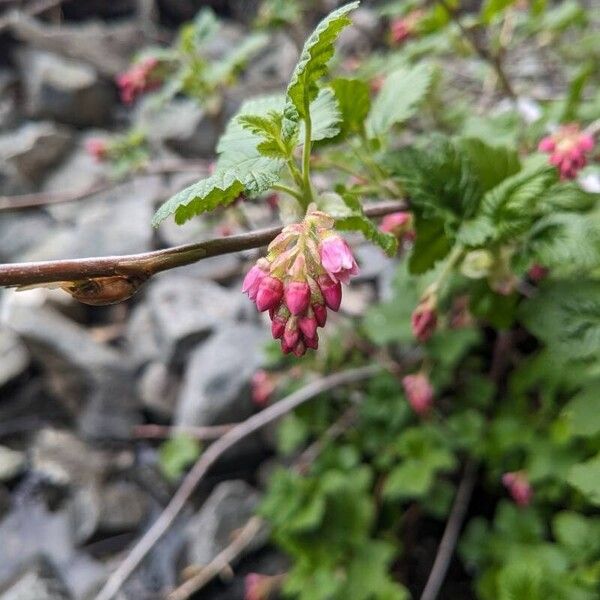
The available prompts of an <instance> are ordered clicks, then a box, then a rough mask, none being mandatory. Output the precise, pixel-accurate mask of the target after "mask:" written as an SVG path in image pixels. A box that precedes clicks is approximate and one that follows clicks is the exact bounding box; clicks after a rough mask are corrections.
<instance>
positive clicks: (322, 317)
mask: <svg viewBox="0 0 600 600" xmlns="http://www.w3.org/2000/svg"><path fill="white" fill-rule="evenodd" d="M312 309H313V313H314V314H315V319H316V321H317V325H318V326H319V327H325V323H327V307H326V306H325V305H324V304H313V305H312Z"/></svg>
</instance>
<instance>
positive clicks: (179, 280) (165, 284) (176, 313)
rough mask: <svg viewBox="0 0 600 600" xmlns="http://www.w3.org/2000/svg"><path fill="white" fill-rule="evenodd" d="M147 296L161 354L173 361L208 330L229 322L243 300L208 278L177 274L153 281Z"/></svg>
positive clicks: (237, 311)
mask: <svg viewBox="0 0 600 600" xmlns="http://www.w3.org/2000/svg"><path fill="white" fill-rule="evenodd" d="M147 298H148V302H149V305H150V310H151V314H152V318H153V320H154V323H155V325H156V331H157V339H158V343H159V346H160V348H161V355H162V356H163V357H164V359H165V360H166V361H168V362H172V361H173V362H176V363H177V362H180V361H181V359H182V358H183V357H184V356H185V354H186V353H187V351H188V350H189V349H190V348H192V347H193V346H194V345H196V344H197V343H198V342H199V341H201V340H202V339H204V338H206V337H207V336H208V335H209V334H210V333H211V332H212V331H214V330H215V329H217V328H219V327H222V326H223V325H224V324H226V323H228V322H231V321H233V320H234V319H235V318H236V317H237V315H238V314H239V312H240V310H241V302H242V300H243V297H242V296H241V294H240V295H233V294H231V292H229V291H228V290H226V289H225V288H223V287H222V286H220V285H218V284H216V283H213V282H212V281H208V280H195V279H191V278H189V277H185V276H181V275H178V274H173V275H166V276H164V277H161V278H158V279H157V280H156V281H153V282H152V283H151V284H150V286H149V287H148V292H147Z"/></svg>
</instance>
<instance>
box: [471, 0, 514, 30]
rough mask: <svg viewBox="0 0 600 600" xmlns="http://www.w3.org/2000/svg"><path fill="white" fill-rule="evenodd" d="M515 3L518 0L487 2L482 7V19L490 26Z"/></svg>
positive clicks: (493, 0) (486, 0) (488, 0)
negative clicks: (495, 18)
mask: <svg viewBox="0 0 600 600" xmlns="http://www.w3.org/2000/svg"><path fill="white" fill-rule="evenodd" d="M515 2H516V0H485V2H484V4H483V6H482V7H481V13H480V14H481V19H482V20H483V22H484V23H485V24H486V25H489V24H490V23H491V22H492V21H493V20H494V17H496V16H498V15H499V14H501V13H502V12H503V11H504V10H505V9H506V8H508V7H509V6H512V5H513V4H514V3H515Z"/></svg>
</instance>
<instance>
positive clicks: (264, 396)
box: [250, 369, 275, 407]
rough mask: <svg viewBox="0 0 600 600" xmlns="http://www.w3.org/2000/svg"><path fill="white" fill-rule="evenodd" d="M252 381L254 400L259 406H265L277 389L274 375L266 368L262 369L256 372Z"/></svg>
mask: <svg viewBox="0 0 600 600" xmlns="http://www.w3.org/2000/svg"><path fill="white" fill-rule="evenodd" d="M250 383H251V387H252V402H254V404H256V405H257V406H259V407H263V406H265V405H266V404H267V403H268V402H269V399H270V398H271V394H273V392H274V391H275V380H274V378H273V376H272V375H271V374H270V373H268V372H267V371H265V370H264V369H260V370H258V371H256V373H254V375H253V376H252V380H251V382H250Z"/></svg>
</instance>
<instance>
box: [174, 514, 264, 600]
mask: <svg viewBox="0 0 600 600" xmlns="http://www.w3.org/2000/svg"><path fill="white" fill-rule="evenodd" d="M263 525H264V521H263V520H262V519H261V518H260V517H251V518H250V519H249V520H248V522H247V523H246V525H244V527H243V528H242V530H241V531H240V532H239V533H238V535H237V536H236V537H235V539H234V540H233V541H232V542H231V544H229V546H227V547H226V548H225V549H224V550H223V551H222V552H220V553H219V554H218V555H217V556H216V557H215V558H214V559H213V560H212V561H211V562H210V563H208V564H207V565H206V566H205V567H203V568H202V570H201V571H200V573H198V574H197V575H194V576H193V577H190V578H189V579H188V580H186V581H185V582H184V583H182V584H181V585H180V586H179V587H178V588H176V589H175V590H173V591H172V592H171V593H170V594H169V595H168V596H167V599H168V600H187V599H188V598H189V597H190V596H191V595H192V594H195V593H196V592H197V591H198V590H201V589H202V588H203V587H204V586H205V585H206V584H207V583H209V582H210V581H211V580H212V579H213V578H215V577H216V576H217V575H219V574H220V573H222V572H223V570H225V569H227V568H228V567H229V565H230V564H231V563H232V562H233V561H235V560H237V559H238V558H239V557H240V555H241V554H242V553H243V552H244V550H246V548H247V547H248V546H249V545H250V544H251V543H252V542H253V541H254V538H255V537H256V536H257V535H258V532H259V531H260V530H261V528H262V526H263Z"/></svg>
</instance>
